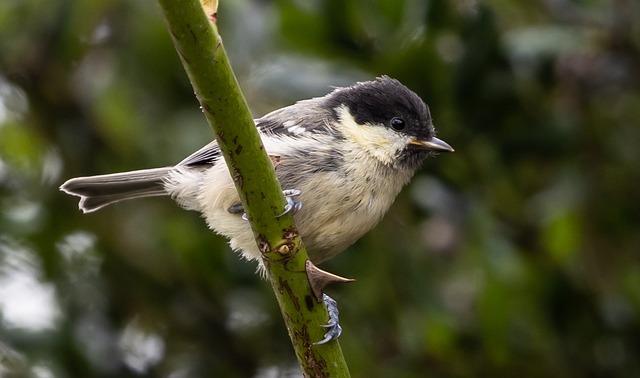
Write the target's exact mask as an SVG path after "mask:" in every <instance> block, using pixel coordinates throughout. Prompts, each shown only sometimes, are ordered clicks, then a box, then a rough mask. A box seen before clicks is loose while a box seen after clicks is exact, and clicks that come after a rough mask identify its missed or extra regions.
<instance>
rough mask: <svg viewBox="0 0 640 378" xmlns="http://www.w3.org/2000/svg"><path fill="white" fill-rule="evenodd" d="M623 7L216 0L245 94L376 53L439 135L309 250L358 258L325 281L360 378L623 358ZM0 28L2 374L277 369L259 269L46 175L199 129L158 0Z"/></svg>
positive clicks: (629, 306)
mask: <svg viewBox="0 0 640 378" xmlns="http://www.w3.org/2000/svg"><path fill="white" fill-rule="evenodd" d="M638 14H640V9H639V6H638V4H637V2H634V1H632V0H622V1H616V2H609V1H604V0H594V1H584V2H548V1H545V2H543V1H531V2H505V1H497V0H488V1H485V2H477V1H457V0H456V1H442V0H430V1H419V0H404V1H397V0H376V1H374V2H366V1H363V0H350V1H344V0H328V1H324V2H319V1H317V2H300V1H291V0H281V1H278V2H274V3H271V2H264V1H256V0H254V1H249V0H244V1H240V0H236V1H224V2H222V3H221V5H220V10H219V21H218V22H219V27H220V33H221V35H222V36H223V38H224V42H225V47H226V49H227V51H228V53H229V54H230V58H231V62H232V64H233V66H234V69H235V70H236V74H238V76H239V81H240V84H241V86H242V87H243V91H244V92H245V95H246V96H247V99H248V102H249V104H251V106H252V110H253V112H254V113H255V114H256V115H260V114H263V113H264V112H266V111H269V110H272V109H275V108H277V107H280V106H283V105H286V104H288V103H290V102H292V101H295V100H297V99H301V98H307V97H311V96H318V95H322V94H324V93H326V92H327V91H328V90H329V88H330V86H332V85H346V84H349V83H351V82H353V81H357V80H365V79H369V78H371V77H373V76H376V75H380V74H388V75H390V76H393V77H396V78H398V79H399V80H401V81H402V82H403V83H405V84H406V85H407V86H409V87H410V88H412V89H413V90H415V91H416V92H417V93H419V94H420V95H421V96H422V97H423V98H424V99H425V100H426V101H427V102H428V103H429V105H430V107H431V111H432V113H433V115H434V118H435V122H436V127H437V128H438V130H439V137H441V138H442V139H444V140H446V141H447V142H448V143H450V144H451V145H452V146H454V148H455V149H456V153H455V154H450V155H444V156H439V157H437V158H435V159H432V160H431V161H429V163H427V164H426V165H425V167H424V169H422V170H421V172H420V173H419V175H418V176H417V177H416V178H415V179H414V180H413V182H412V183H411V184H410V186H409V187H408V188H407V189H406V190H405V191H404V192H403V193H402V195H401V196H400V197H399V198H398V200H397V201H396V203H395V205H394V206H393V208H392V210H391V211H390V213H389V214H388V215H387V216H386V218H385V220H384V221H383V222H382V223H381V224H380V225H379V226H378V227H377V228H376V229H375V231H373V232H371V233H370V234H369V235H367V236H366V237H365V238H363V239H362V240H361V241H360V242H358V243H357V244H356V245H355V246H353V247H352V248H351V249H350V250H349V251H348V252H346V253H344V254H342V255H340V256H339V257H337V258H335V259H333V260H332V261H330V262H327V263H325V264H324V265H323V266H322V268H324V269H327V270H329V271H332V272H335V273H338V274H340V275H343V276H347V277H355V278H357V279H358V281H357V282H356V283H353V284H350V285H347V286H343V287H336V288H331V289H330V291H331V294H333V296H334V297H335V298H336V299H337V300H338V301H339V303H341V310H342V312H341V315H342V323H343V326H344V328H345V331H344V334H343V336H342V338H341V344H342V348H343V351H344V354H345V356H346V359H347V361H348V363H349V366H350V369H351V371H352V372H353V374H354V375H355V376H368V377H378V376H379V377H387V376H406V377H413V376H416V377H417V376H425V375H432V376H442V377H467V376H469V377H475V376H514V375H519V376H532V377H533V376H535V377H538V376H544V375H547V376H576V377H582V376H620V377H628V376H637V375H640V366H639V365H640V363H639V362H638V359H637V356H638V355H640V345H639V344H638V340H639V339H640V317H639V312H640V255H639V249H638V246H639V245H640V236H639V235H638V232H637V230H638V228H639V226H640V192H639V191H638V190H637V188H636V186H637V183H638V182H640V168H638V167H639V166H640V152H639V151H640V149H638V145H639V143H640V128H639V127H638V119H640V91H639V88H640V34H639V33H640V18H639V17H638V16H637V15H638ZM0 35H2V36H3V38H1V39H0V196H1V197H0V375H7V376H24V375H27V374H31V375H33V376H51V375H53V376H56V377H75V376H78V377H130V376H131V377H133V376H187V377H192V376H193V377H203V376H228V377H233V376H261V377H266V376H273V375H276V374H278V375H287V374H295V373H297V371H298V370H297V367H296V364H295V359H294V356H293V355H292V353H291V351H290V346H289V341H288V340H287V337H286V330H285V329H284V327H283V326H282V325H281V322H280V318H279V315H278V309H277V306H276V304H275V301H273V299H272V294H271V292H270V288H269V287H268V285H267V284H266V282H264V281H262V280H260V279H259V278H258V277H257V276H255V275H254V274H253V273H254V269H255V267H254V266H252V265H251V264H248V263H246V262H244V261H241V260H239V259H238V258H237V256H235V255H233V254H232V253H231V252H229V250H228V247H227V246H226V243H225V241H224V240H222V239H221V238H219V237H217V236H215V235H213V234H211V233H210V232H208V230H207V229H206V226H205V225H204V222H203V221H202V220H201V219H199V217H198V215H197V214H195V213H190V212H185V211H182V210H180V209H178V208H177V207H176V206H175V205H174V204H173V203H172V202H171V201H170V200H167V199H161V198H156V199H148V200H141V201H136V202H130V203H122V204H119V205H116V206H113V207H111V208H106V209H104V210H103V211H100V212H98V213H95V214H91V215H82V214H80V213H79V212H78V211H77V209H76V205H75V200H74V199H72V198H69V197H66V196H64V195H63V194H62V193H59V192H58V191H57V187H58V185H59V184H60V183H61V182H62V181H63V180H64V179H66V178H69V177H73V176H79V175H89V174H98V173H107V172H114V171H121V170H128V169H137V168H143V167H152V166H158V165H167V164H172V163H174V162H176V161H179V160H180V159H181V158H183V157H184V156H186V155H187V154H189V153H190V152H192V151H193V150H195V149H196V148H199V147H200V146H202V145H203V144H205V143H206V142H208V141H209V140H210V139H211V133H210V131H209V130H208V128H207V127H206V124H205V122H204V119H203V117H202V114H201V112H200V110H199V109H198V103H197V101H196V100H195V98H194V96H193V91H192V89H191V87H190V85H189V82H188V80H187V78H186V76H185V75H184V71H183V69H182V67H181V65H180V62H179V59H178V57H177V55H176V53H175V51H174V49H173V47H172V45H171V43H170V38H169V36H168V34H167V32H166V27H165V25H164V23H163V22H162V19H161V17H160V12H159V11H158V7H157V5H156V4H155V2H151V1H147V2H139V1H126V0H111V1H101V2H99V1H95V0H78V1H71V0H66V1H58V2H44V1H41V0H32V1H28V2H25V1H16V0H9V1H5V2H2V3H0ZM216 249H217V250H219V253H210V252H211V251H212V250H216Z"/></svg>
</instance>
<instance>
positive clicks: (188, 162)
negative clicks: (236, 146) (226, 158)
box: [178, 140, 220, 167]
mask: <svg viewBox="0 0 640 378" xmlns="http://www.w3.org/2000/svg"><path fill="white" fill-rule="evenodd" d="M219 158H220V147H219V146H218V142H216V141H215V140H214V141H213V142H211V143H209V144H207V145H206V146H204V147H202V148H201V149H199V150H198V151H196V152H194V153H192V154H191V155H189V156H187V157H186V158H185V159H184V160H182V161H181V162H180V163H178V165H182V166H189V167H194V166H199V165H213V164H215V162H216V160H218V159H219Z"/></svg>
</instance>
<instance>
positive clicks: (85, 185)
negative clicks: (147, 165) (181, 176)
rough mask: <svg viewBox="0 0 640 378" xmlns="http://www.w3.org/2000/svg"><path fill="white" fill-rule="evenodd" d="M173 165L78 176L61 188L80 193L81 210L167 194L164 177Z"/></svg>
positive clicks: (72, 193) (86, 210)
mask: <svg viewBox="0 0 640 378" xmlns="http://www.w3.org/2000/svg"><path fill="white" fill-rule="evenodd" d="M171 169H173V168H172V167H164V168H153V169H143V170H139V171H132V172H123V173H113V174H108V175H100V176H89V177H76V178H73V179H70V180H68V181H67V182H65V183H64V184H62V186H60V190H62V191H63V192H65V193H68V194H71V195H74V196H78V197H80V203H79V205H78V206H79V207H80V210H82V211H83V212H85V213H90V212H92V211H96V210H98V209H100V208H103V207H105V206H107V205H110V204H112V203H115V202H119V201H124V200H129V199H134V198H141V197H151V196H162V195H167V192H166V191H165V189H164V182H165V181H164V180H165V179H166V177H167V175H168V174H169V172H170V171H171Z"/></svg>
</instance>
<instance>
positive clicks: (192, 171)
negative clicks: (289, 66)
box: [60, 75, 454, 339]
mask: <svg viewBox="0 0 640 378" xmlns="http://www.w3.org/2000/svg"><path fill="white" fill-rule="evenodd" d="M254 122H255V125H256V127H257V129H258V132H259V134H260V138H261V140H262V143H263V144H264V148H265V150H266V152H267V154H268V155H269V156H270V157H271V158H272V162H273V164H274V168H275V172H276V176H277V178H278V181H279V183H280V186H281V188H283V193H284V194H285V196H286V197H287V199H288V202H289V203H290V206H288V210H291V211H292V212H293V218H294V222H295V224H296V226H297V228H298V231H299V234H300V236H301V238H302V241H303V243H304V245H305V247H306V249H307V252H308V255H309V258H310V260H311V261H312V262H313V263H315V264H319V263H322V262H324V261H326V260H329V259H331V258H332V257H334V256H336V255H337V254H339V253H341V252H343V251H344V250H346V249H347V248H348V247H349V246H350V245H352V244H353V243H355V242H356V241H357V240H358V239H360V238H361V237H362V236H363V235H364V234H366V233H367V232H368V231H369V230H371V229H372V228H373V227H374V226H375V225H376V224H377V223H378V222H379V221H380V220H381V219H382V217H383V216H384V214H385V213H386V212H387V211H388V210H389V208H390V207H391V205H392V204H393V202H394V200H395V198H396V197H397V195H398V194H399V193H400V191H401V189H402V188H403V187H404V186H405V185H406V184H407V183H408V182H409V181H410V180H411V178H412V177H413V176H414V175H415V173H416V171H417V170H418V168H419V167H420V166H421V164H422V163H423V162H424V161H425V160H426V159H427V158H429V157H430V156H433V155H435V154H438V153H442V152H453V151H454V149H453V148H452V147H451V146H450V145H449V144H447V143H446V142H444V141H443V140H441V139H439V138H437V137H436V131H435V127H434V125H433V120H432V117H431V113H430V110H429V107H428V106H427V104H425V102H424V101H423V100H422V99H421V98H420V97H419V96H418V95H417V94H416V93H415V92H413V91H411V90H410V89H409V88H407V87H406V86H404V85H403V84H402V83H400V82H399V81H398V80H395V79H393V78H391V77H389V76H386V75H385V76H380V77H377V78H375V79H374V80H370V81H363V82H357V83H355V84H353V85H351V86H347V87H338V88H334V89H333V90H332V91H331V92H329V93H328V94H326V95H325V96H322V97H315V98H311V99H306V100H301V101H298V102H296V103H295V104H293V105H289V106H286V107H283V108H280V109H278V110H275V111H272V112H270V113H268V114H266V115H264V116H263V117H261V118H258V119H255V120H254ZM60 189H61V190H62V191H64V192H66V193H68V194H71V195H74V196H79V197H80V202H79V208H80V209H81V210H82V211H83V212H85V213H90V212H93V211H96V210H99V209H101V208H103V207H105V206H107V205H111V204H113V203H116V202H120V201H124V200H129V199H135V198H141V197H151V196H170V197H171V198H173V199H174V200H175V201H176V202H177V203H178V204H179V205H180V206H181V207H183V208H185V209H187V210H195V211H198V212H200V213H201V214H202V216H203V217H204V219H205V220H206V222H207V224H208V226H209V227H210V228H211V229H212V230H213V231H214V232H216V233H218V234H220V235H223V236H225V237H227V238H228V239H229V244H230V246H231V248H232V249H233V250H236V251H238V252H240V254H241V256H243V257H244V258H246V259H247V260H257V261H258V264H259V265H260V261H261V260H260V251H259V250H258V247H257V245H256V242H255V239H254V235H253V233H252V231H251V228H250V225H249V223H248V222H247V221H246V215H245V214H244V209H243V207H242V204H241V202H240V198H239V196H238V193H237V191H236V187H235V184H234V181H233V179H232V177H231V175H230V173H229V170H228V168H227V166H226V164H225V161H224V159H223V157H222V155H221V152H220V148H219V146H218V144H217V142H216V141H212V142H210V143H208V144H207V145H205V146H204V147H202V148H201V149H199V150H198V151H196V152H195V153H193V154H191V155H190V156H188V157H187V158H185V159H184V160H182V161H181V162H179V163H178V164H176V165H174V166H166V167H161V168H151V169H142V170H136V171H130V172H122V173H113V174H105V175H97V176H88V177H77V178H72V179H70V180H68V181H66V182H65V183H64V184H62V185H61V187H60ZM329 299H330V298H329ZM325 302H327V300H325ZM336 313H337V311H336ZM336 323H337V322H336ZM338 327H339V325H338ZM335 333H337V334H338V336H339V333H340V330H337V329H336V330H334V335H330V336H331V337H333V338H337V336H335ZM334 336H335V337H334ZM333 338H331V339H333ZM325 339H326V337H325Z"/></svg>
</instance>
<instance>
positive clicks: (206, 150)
mask: <svg viewBox="0 0 640 378" xmlns="http://www.w3.org/2000/svg"><path fill="white" fill-rule="evenodd" d="M321 100H323V98H313V99H310V100H304V101H298V102H297V103H296V104H294V105H290V106H287V107H284V108H281V109H278V110H274V111H273V112H271V113H269V114H267V115H265V116H263V117H262V118H258V119H256V120H255V124H256V127H257V128H258V130H259V131H260V133H261V134H272V135H273V134H276V135H277V134H279V135H301V134H305V133H326V132H327V130H328V129H329V128H330V127H331V122H330V121H329V120H330V119H332V113H331V110H330V109H326V108H323V107H321V106H319V105H320V104H321V103H320V101H321ZM220 156H221V155H220V147H219V146H218V142H216V141H215V140H214V141H213V142H211V143H209V144H207V145H206V146H204V147H202V148H201V149H199V150H198V151H196V152H194V153H193V154H191V155H189V156H188V157H187V158H185V159H184V160H182V161H181V162H180V163H178V165H182V166H189V167H194V166H200V165H213V164H215V162H216V161H217V160H218V159H219V158H220Z"/></svg>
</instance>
